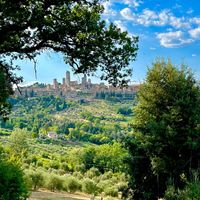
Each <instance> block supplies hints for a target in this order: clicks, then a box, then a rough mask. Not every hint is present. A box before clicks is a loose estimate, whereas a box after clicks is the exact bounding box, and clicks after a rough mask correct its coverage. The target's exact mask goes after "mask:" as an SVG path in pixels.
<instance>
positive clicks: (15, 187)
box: [0, 155, 28, 200]
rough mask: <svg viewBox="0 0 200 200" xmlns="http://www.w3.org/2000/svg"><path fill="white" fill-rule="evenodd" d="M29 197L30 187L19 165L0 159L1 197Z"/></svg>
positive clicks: (16, 198) (15, 199)
mask: <svg viewBox="0 0 200 200" xmlns="http://www.w3.org/2000/svg"><path fill="white" fill-rule="evenodd" d="M0 156H1V155H0ZM27 197H28V188H27V184H26V182H25V179H24V174H23V172H22V171H21V169H20V168H19V167H18V166H17V165H14V164H12V163H10V162H7V161H2V160H0V199H2V200H11V199H12V200H25V199H27Z"/></svg>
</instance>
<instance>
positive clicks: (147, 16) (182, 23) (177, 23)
mask: <svg viewBox="0 0 200 200" xmlns="http://www.w3.org/2000/svg"><path fill="white" fill-rule="evenodd" d="M120 14H121V15H122V17H124V18H125V19H126V20H131V21H134V23H136V24H140V25H144V26H167V25H168V26H171V27H173V28H176V29H179V28H190V27H191V26H190V23H189V22H187V20H186V19H185V18H184V17H176V16H174V14H173V13H172V12H171V11H170V10H167V9H165V10H162V11H161V12H155V11H153V10H150V9H144V10H143V11H142V13H138V14H135V13H133V12H132V11H131V9H130V8H124V9H123V10H121V12H120Z"/></svg>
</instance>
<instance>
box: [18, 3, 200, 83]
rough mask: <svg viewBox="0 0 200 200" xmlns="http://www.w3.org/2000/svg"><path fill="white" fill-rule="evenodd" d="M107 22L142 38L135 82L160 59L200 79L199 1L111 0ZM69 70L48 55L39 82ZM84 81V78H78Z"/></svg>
mask: <svg viewBox="0 0 200 200" xmlns="http://www.w3.org/2000/svg"><path fill="white" fill-rule="evenodd" d="M103 5H104V7H105V10H104V13H103V16H102V17H103V19H105V20H106V21H107V23H109V22H113V23H115V24H116V25H117V26H118V27H120V28H121V29H122V30H126V31H128V32H129V34H130V35H138V36H139V38H140V42H139V52H138V56H137V61H136V62H134V63H131V67H132V68H133V77H132V81H133V82H141V81H142V80H144V78H145V74H146V71H147V68H148V67H151V63H152V62H153V61H154V60H155V59H156V58H158V57H164V58H171V59H172V61H173V62H174V63H175V64H177V65H179V64H181V63H184V64H187V65H188V66H190V67H191V68H192V69H193V71H194V73H195V75H196V77H197V78H199V79H200V62H198V61H199V59H200V1H198V0H190V1H188V0H166V1H161V0H109V1H106V2H104V3H103ZM22 65H23V67H22V71H21V72H20V73H21V74H22V75H23V76H24V79H25V81H26V82H27V81H34V80H36V79H35V78H34V72H33V71H34V70H33V64H31V63H29V62H23V63H22ZM66 69H68V67H67V66H66V65H65V64H64V63H63V61H62V56H60V55H54V54H50V53H48V54H44V55H42V56H40V57H39V58H38V78H37V81H41V82H46V83H48V82H51V80H52V78H54V77H55V78H58V80H61V78H62V76H63V74H64V72H65V71H66ZM74 78H80V77H74Z"/></svg>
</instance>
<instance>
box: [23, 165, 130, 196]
mask: <svg viewBox="0 0 200 200" xmlns="http://www.w3.org/2000/svg"><path fill="white" fill-rule="evenodd" d="M96 172H98V170H97V169H95V168H93V169H91V170H90V174H88V175H85V176H83V175H82V174H81V173H73V174H72V175H71V174H65V175H60V174H57V173H55V172H54V173H53V172H48V171H44V170H42V169H37V170H34V169H27V170H25V174H26V180H27V183H28V185H29V187H32V189H33V190H38V189H39V188H46V189H48V190H51V191H66V192H70V193H74V192H77V191H79V192H80V191H81V192H84V193H87V194H92V195H100V194H105V195H106V196H113V197H117V196H118V194H119V192H123V191H124V190H125V189H127V187H128V185H127V182H126V179H125V177H124V176H123V175H115V176H114V175H113V174H112V172H107V173H106V174H104V175H100V174H99V173H96ZM91 174H93V175H91Z"/></svg>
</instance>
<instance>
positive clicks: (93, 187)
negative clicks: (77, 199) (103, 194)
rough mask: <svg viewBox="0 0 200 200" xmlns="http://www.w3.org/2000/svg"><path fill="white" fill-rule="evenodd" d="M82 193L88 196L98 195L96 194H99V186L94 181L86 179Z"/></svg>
mask: <svg viewBox="0 0 200 200" xmlns="http://www.w3.org/2000/svg"><path fill="white" fill-rule="evenodd" d="M82 191H83V192H86V193H88V194H95V195H96V194H98V187H97V184H96V183H95V182H94V181H93V180H91V179H89V178H86V179H84V180H83V184H82Z"/></svg>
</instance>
